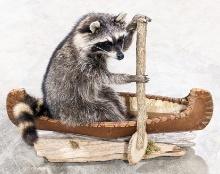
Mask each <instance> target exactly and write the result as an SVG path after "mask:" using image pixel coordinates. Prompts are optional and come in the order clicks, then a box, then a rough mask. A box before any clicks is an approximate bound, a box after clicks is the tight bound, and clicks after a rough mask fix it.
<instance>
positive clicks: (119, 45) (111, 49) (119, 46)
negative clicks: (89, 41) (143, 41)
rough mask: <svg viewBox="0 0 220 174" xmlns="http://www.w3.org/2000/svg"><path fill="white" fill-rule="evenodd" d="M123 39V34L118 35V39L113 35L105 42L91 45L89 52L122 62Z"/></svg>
mask: <svg viewBox="0 0 220 174" xmlns="http://www.w3.org/2000/svg"><path fill="white" fill-rule="evenodd" d="M124 37H125V35H124V34H121V35H119V37H116V36H114V35H113V36H111V37H108V38H107V39H106V40H103V41H100V42H97V43H95V44H93V45H92V47H91V52H92V53H94V54H102V55H105V56H107V57H112V58H116V59H118V60H122V59H123V58H124V54H123V52H122V50H123V44H124Z"/></svg>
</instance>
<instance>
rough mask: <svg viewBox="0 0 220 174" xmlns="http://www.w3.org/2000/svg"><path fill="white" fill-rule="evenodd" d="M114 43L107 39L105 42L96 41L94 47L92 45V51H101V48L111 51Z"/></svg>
mask: <svg viewBox="0 0 220 174" xmlns="http://www.w3.org/2000/svg"><path fill="white" fill-rule="evenodd" d="M112 46H113V45H112V43H111V42H110V41H105V42H99V43H96V44H95V45H94V46H93V47H92V51H93V52H95V51H100V50H104V51H111V50H112Z"/></svg>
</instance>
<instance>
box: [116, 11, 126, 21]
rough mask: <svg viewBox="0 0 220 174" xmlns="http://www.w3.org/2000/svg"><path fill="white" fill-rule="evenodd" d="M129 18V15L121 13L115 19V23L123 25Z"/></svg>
mask: <svg viewBox="0 0 220 174" xmlns="http://www.w3.org/2000/svg"><path fill="white" fill-rule="evenodd" d="M126 16H127V13H123V12H121V13H119V14H118V15H117V16H116V17H115V22H117V23H123V22H125V17H126Z"/></svg>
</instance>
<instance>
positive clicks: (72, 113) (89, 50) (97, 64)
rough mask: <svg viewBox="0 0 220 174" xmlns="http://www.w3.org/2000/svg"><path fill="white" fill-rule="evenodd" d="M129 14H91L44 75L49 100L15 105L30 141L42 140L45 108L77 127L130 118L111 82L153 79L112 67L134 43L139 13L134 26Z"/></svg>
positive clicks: (31, 99) (54, 56) (50, 114)
mask: <svg viewBox="0 0 220 174" xmlns="http://www.w3.org/2000/svg"><path fill="white" fill-rule="evenodd" d="M125 16H126V14H125V13H120V14H119V15H111V14H107V13H89V14H86V15H84V16H83V17H82V18H81V19H79V21H78V22H77V23H76V25H75V26H74V27H73V29H72V31H71V32H70V33H69V34H68V35H67V36H66V38H65V39H64V40H63V41H62V42H61V43H60V44H59V45H58V47H57V48H56V49H55V51H54V52H53V54H52V56H51V58H50V61H49V64H48V67H47V70H46V73H45V75H44V79H43V83H42V92H43V104H42V103H41V102H39V101H38V100H37V99H35V98H34V97H31V96H28V99H27V100H25V101H24V102H23V103H19V104H17V105H16V106H15V107H14V114H15V116H16V118H17V120H18V122H19V125H20V127H21V129H22V137H23V139H24V140H25V142H26V143H28V144H30V145H32V144H33V143H34V142H35V141H37V132H36V128H35V124H34V120H35V119H36V118H37V117H38V116H39V115H40V113H41V114H42V113H43V112H47V115H48V117H52V118H55V119H60V120H61V121H62V122H63V123H65V124H67V125H74V126H77V125H84V124H87V123H92V122H99V121H122V120H125V119H127V115H128V114H127V111H126V107H125V106H124V104H123V103H122V102H121V101H120V99H119V96H118V94H117V93H116V92H115V91H114V90H113V89H112V88H111V87H110V86H109V85H110V84H114V83H115V84H124V83H130V82H142V83H146V82H148V80H149V79H148V77H147V76H137V75H129V74H115V73H111V72H110V71H109V70H108V67H107V61H108V59H109V58H115V59H117V60H122V59H123V58H124V54H123V52H124V51H126V50H127V49H128V48H129V47H130V45H131V43H132V38H133V35H134V33H135V30H136V26H137V17H138V16H135V17H134V18H133V19H132V21H131V22H130V23H129V24H128V25H127V24H126V22H125Z"/></svg>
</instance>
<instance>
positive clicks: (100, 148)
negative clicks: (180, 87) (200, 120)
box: [34, 134, 192, 162]
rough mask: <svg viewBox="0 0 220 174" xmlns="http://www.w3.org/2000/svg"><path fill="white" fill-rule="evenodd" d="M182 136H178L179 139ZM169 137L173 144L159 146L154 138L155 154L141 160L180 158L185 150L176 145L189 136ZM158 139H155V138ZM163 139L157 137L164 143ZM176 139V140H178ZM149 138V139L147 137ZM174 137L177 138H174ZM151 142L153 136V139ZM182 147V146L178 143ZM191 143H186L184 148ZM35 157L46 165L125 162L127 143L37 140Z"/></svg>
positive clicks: (189, 135) (69, 138) (59, 139)
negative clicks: (42, 160) (165, 157)
mask: <svg viewBox="0 0 220 174" xmlns="http://www.w3.org/2000/svg"><path fill="white" fill-rule="evenodd" d="M178 135H181V136H178ZM178 135H177V136H176V135H175V134H173V135H171V136H170V135H169V136H168V137H169V139H171V142H173V143H174V144H167V143H159V142H160V140H159V139H157V141H159V142H156V143H155V145H156V147H158V149H157V151H152V152H151V153H150V154H146V155H145V156H144V157H143V159H149V158H156V157H161V156H183V155H184V154H185V149H183V148H181V147H178V146H177V145H175V143H177V144H178V143H179V142H181V141H182V140H183V139H185V142H184V143H182V144H183V146H186V142H188V140H189V139H192V135H191V134H178ZM157 137H158V136H157ZM164 137H166V135H165V136H163V138H160V139H161V142H164ZM177 137H178V138H177ZM149 138H150V139H151V137H149ZM175 138H176V139H175ZM152 139H153V140H154V136H152ZM180 145H181V144H180ZM191 145H192V144H190V143H187V146H191ZM34 148H35V150H36V152H37V155H38V156H41V157H45V158H46V159H47V160H48V161H49V162H89V161H108V160H114V159H120V160H127V149H128V142H127V140H126V139H123V140H112V141H105V140H101V139H93V138H85V137H81V138H80V137H79V136H78V137H62V136H60V137H59V136H58V137H55V136H53V137H49V136H46V137H45V136H44V137H40V138H39V140H38V142H37V143H36V144H35V145H34Z"/></svg>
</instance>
